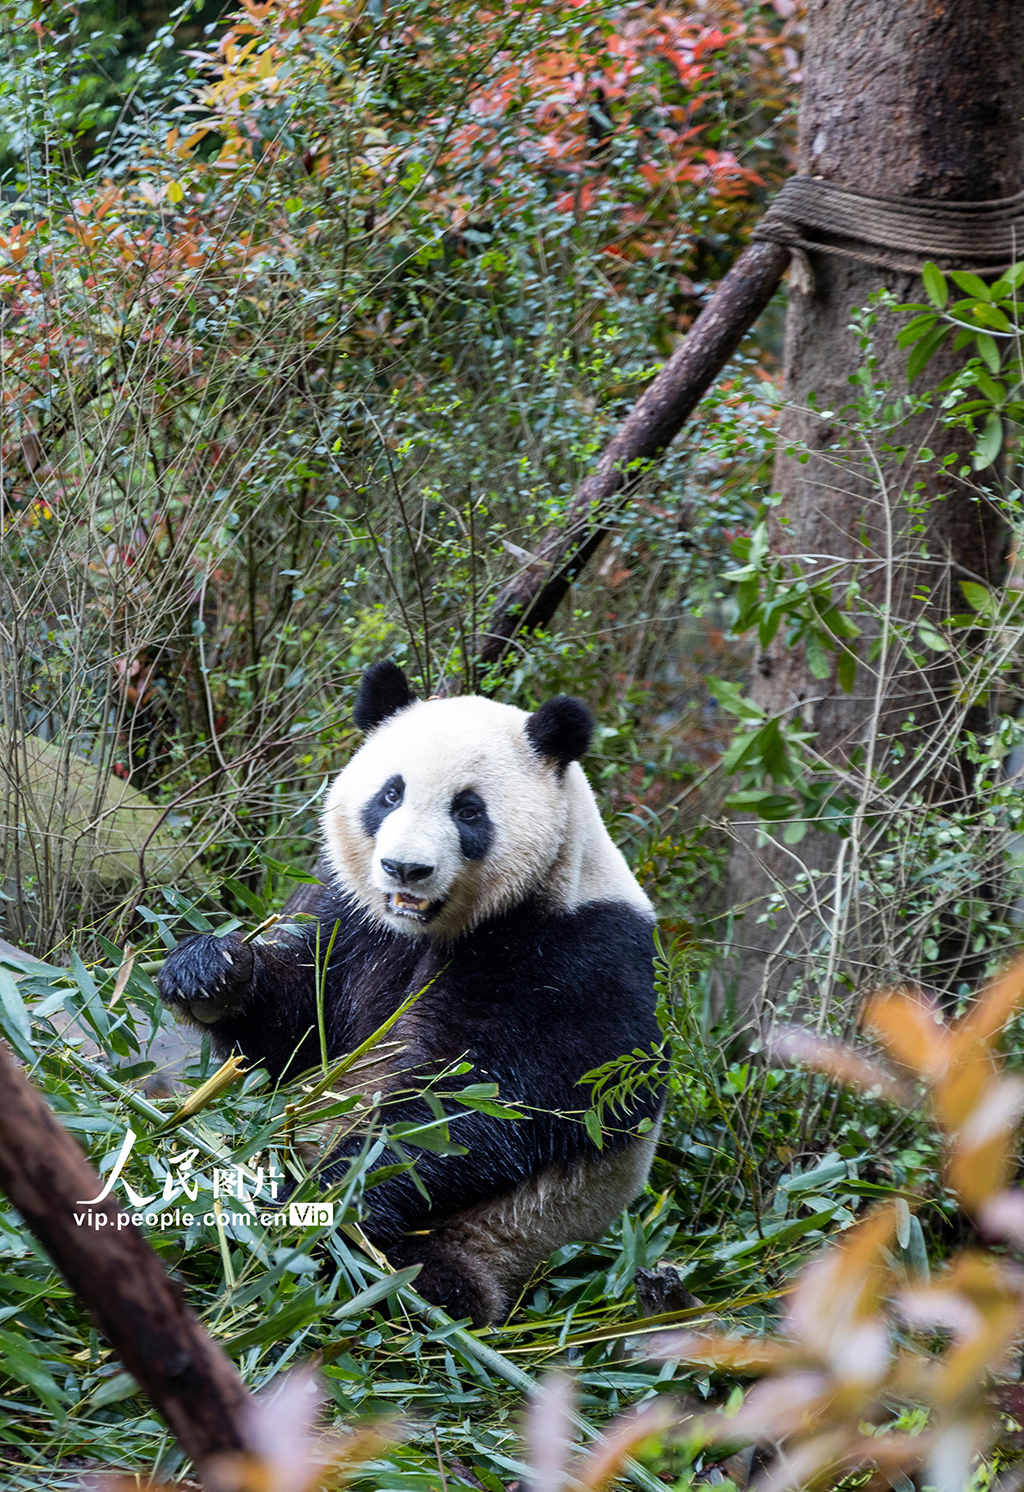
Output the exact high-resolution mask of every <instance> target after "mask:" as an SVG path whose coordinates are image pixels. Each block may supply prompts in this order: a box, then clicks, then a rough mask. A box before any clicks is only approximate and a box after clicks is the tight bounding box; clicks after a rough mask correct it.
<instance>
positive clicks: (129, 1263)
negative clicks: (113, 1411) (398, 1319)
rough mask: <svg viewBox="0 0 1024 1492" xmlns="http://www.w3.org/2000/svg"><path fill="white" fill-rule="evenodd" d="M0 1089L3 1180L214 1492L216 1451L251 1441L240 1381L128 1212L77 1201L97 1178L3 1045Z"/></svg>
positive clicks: (94, 1192)
mask: <svg viewBox="0 0 1024 1492" xmlns="http://www.w3.org/2000/svg"><path fill="white" fill-rule="evenodd" d="M0 1093H2V1095H3V1102H2V1103H0V1187H2V1188H3V1190H4V1191H5V1192H6V1193H7V1195H8V1196H9V1197H10V1199H11V1201H12V1202H13V1204H14V1206H15V1207H16V1208H17V1210H18V1212H19V1213H20V1214H21V1216H22V1218H23V1219H24V1221H25V1223H26V1225H27V1226H28V1227H29V1228H30V1229H31V1230H32V1232H33V1233H34V1234H35V1236H36V1237H37V1238H38V1239H39V1241H40V1243H41V1244H42V1245H43V1247H44V1248H45V1249H46V1251H47V1253H48V1254H49V1255H50V1257H51V1258H52V1259H53V1261H54V1263H55V1264H56V1265H57V1267H58V1268H59V1269H60V1271H61V1273H62V1274H63V1275H64V1277H65V1279H66V1280H67V1282H68V1284H69V1285H70V1286H71V1288H72V1289H73V1290H74V1291H75V1293H76V1295H78V1296H79V1298H80V1299H81V1300H82V1301H83V1302H84V1303H85V1304H86V1306H88V1308H89V1310H90V1312H91V1313H92V1315H93V1318H94V1319H95V1321H96V1324H97V1326H98V1327H99V1329H100V1330H101V1331H102V1332H103V1334H104V1336H105V1337H106V1338H107V1340H108V1341H109V1342H110V1344H111V1346H112V1347H113V1348H114V1351H115V1352H116V1353H117V1355H118V1357H120V1359H121V1361H122V1362H123V1363H124V1365H125V1367H126V1368H127V1369H128V1370H129V1372H131V1373H132V1374H134V1376H135V1377H136V1378H137V1379H138V1381H139V1383H140V1384H141V1385H142V1387H143V1388H144V1389H145V1391H146V1393H147V1394H148V1395H149V1397H150V1398H151V1399H152V1400H153V1402H154V1404H156V1406H157V1408H158V1409H159V1410H160V1412H161V1414H162V1415H163V1417H164V1419H165V1420H166V1421H167V1423H168V1424H169V1425H170V1427H171V1429H172V1430H173V1431H174V1433H175V1435H176V1436H177V1437H178V1440H179V1441H180V1442H181V1445H182V1447H183V1449H184V1450H185V1452H186V1454H187V1455H188V1456H189V1457H190V1458H191V1460H192V1461H193V1462H194V1464H195V1466H196V1468H197V1470H198V1472H199V1474H200V1476H201V1477H202V1478H203V1483H204V1485H205V1486H206V1487H208V1488H209V1489H210V1492H218V1489H219V1488H220V1487H222V1486H225V1485H226V1484H225V1482H224V1481H223V1479H222V1476H221V1474H220V1469H219V1467H218V1459H219V1458H221V1457H225V1456H227V1457H230V1456H231V1455H232V1454H237V1453H238V1452H245V1451H248V1450H249V1449H250V1446H249V1444H248V1430H247V1424H248V1408H249V1405H250V1404H251V1400H250V1398H249V1395H248V1393H247V1391H246V1389H245V1387H244V1385H243V1383H242V1380H241V1379H240V1378H239V1376H238V1374H237V1373H236V1372H235V1369H234V1368H233V1367H232V1365H231V1363H230V1362H229V1361H228V1359H227V1358H226V1357H225V1355H224V1353H223V1352H222V1351H221V1350H220V1348H219V1347H218V1346H217V1345H216V1343H215V1342H214V1341H212V1340H211V1338H210V1337H209V1336H207V1334H206V1332H205V1331H204V1330H203V1328H202V1326H201V1325H200V1324H199V1322H198V1321H197V1319H196V1318H195V1316H194V1315H193V1314H192V1312H191V1311H190V1310H189V1308H188V1307H187V1306H186V1305H185V1304H184V1302H183V1300H182V1299H181V1294H180V1291H179V1290H178V1288H177V1286H176V1285H174V1284H173V1283H172V1281H171V1280H169V1279H168V1277H167V1275H166V1273H165V1272H164V1268H163V1265H162V1264H161V1263H160V1260H159V1259H158V1258H157V1256H156V1254H155V1253H154V1252H153V1250H152V1249H151V1248H150V1247H149V1244H148V1243H147V1242H146V1241H145V1239H144V1238H143V1236H142V1234H141V1233H140V1232H139V1231H138V1229H137V1228H136V1227H135V1226H134V1225H133V1224H132V1222H131V1221H130V1218H129V1216H128V1214H127V1213H125V1212H123V1211H122V1210H121V1209H120V1208H119V1207H118V1206H117V1204H116V1202H115V1201H114V1200H113V1198H112V1197H110V1198H108V1199H107V1200H106V1201H104V1202H97V1203H95V1204H94V1205H92V1206H89V1205H88V1203H87V1202H83V1201H82V1198H86V1199H88V1198H92V1197H98V1196H99V1195H100V1192H101V1191H102V1190H103V1183H102V1181H101V1180H100V1178H99V1177H98V1176H97V1174H96V1172H95V1171H94V1170H93V1169H92V1167H91V1166H90V1165H89V1163H88V1161H87V1160H86V1159H85V1157H84V1156H83V1154H82V1152H81V1150H80V1149H79V1148H78V1145H77V1144H76V1143H75V1141H74V1140H73V1139H72V1137H71V1135H70V1134H69V1133H68V1132H67V1130H66V1129H64V1128H63V1126H62V1125H61V1124H59V1123H58V1121H57V1120H56V1119H55V1118H54V1116H53V1114H52V1113H51V1112H50V1109H49V1108H48V1107H47V1105H46V1103H45V1101H44V1100H43V1098H42V1097H41V1096H40V1094H39V1093H38V1092H37V1091H36V1090H35V1088H33V1086H32V1084H31V1083H30V1082H29V1081H28V1079H27V1078H26V1077H25V1076H24V1075H23V1074H22V1072H21V1071H20V1069H19V1068H18V1066H17V1064H16V1063H15V1062H14V1061H13V1059H12V1058H11V1055H10V1053H9V1052H8V1051H7V1049H6V1048H5V1047H4V1046H3V1044H2V1043H0ZM76 1216H77V1217H78V1218H79V1219H81V1222H80V1223H79V1222H76V1220H75V1219H76ZM226 1467H227V1463H226V1462H225V1466H224V1469H225V1470H226Z"/></svg>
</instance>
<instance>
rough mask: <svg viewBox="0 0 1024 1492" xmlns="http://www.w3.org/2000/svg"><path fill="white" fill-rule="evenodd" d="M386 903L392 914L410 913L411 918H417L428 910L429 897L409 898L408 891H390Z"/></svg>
mask: <svg viewBox="0 0 1024 1492" xmlns="http://www.w3.org/2000/svg"><path fill="white" fill-rule="evenodd" d="M388 901H389V902H390V905H391V910H392V911H393V912H405V913H411V914H412V915H413V916H419V915H420V914H421V913H423V912H426V911H429V909H430V898H429V897H421V896H410V895H409V893H408V891H392V893H391V895H390V896H389V897H388Z"/></svg>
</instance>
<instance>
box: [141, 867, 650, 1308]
mask: <svg viewBox="0 0 1024 1492" xmlns="http://www.w3.org/2000/svg"><path fill="white" fill-rule="evenodd" d="M306 910H308V911H312V910H315V911H316V914H317V916H318V919H319V922H320V926H321V929H322V932H321V944H322V946H323V947H326V946H327V942H328V940H329V938H330V936H331V932H332V929H333V927H334V924H335V922H337V923H338V924H339V929H338V934H337V937H336V939H335V944H334V950H333V953H332V957H331V964H330V968H329V970H328V973H327V982H326V1000H325V1020H326V1029H327V1041H328V1047H329V1052H330V1055H331V1056H332V1057H338V1056H340V1055H342V1054H343V1053H344V1052H347V1051H351V1050H352V1048H353V1047H354V1046H356V1045H357V1044H358V1043H359V1042H361V1041H363V1040H365V1038H366V1037H367V1036H369V1035H370V1034H371V1033H372V1032H373V1031H374V1030H376V1029H377V1027H378V1026H380V1025H381V1023H382V1022H383V1021H384V1020H385V1019H386V1018H387V1016H388V1015H390V1014H391V1013H392V1012H393V1011H394V1010H395V1009H396V1008H397V1006H398V1005H399V1004H400V1003H401V1001H402V1000H403V999H405V998H406V996H407V995H409V994H411V993H413V992H415V991H418V990H423V991H424V993H423V994H422V995H421V997H420V999H419V1000H418V1002H417V1003H416V1004H415V1005H414V1006H413V1007H412V1009H411V1010H410V1011H408V1012H407V1014H406V1015H404V1016H403V1017H402V1019H401V1021H400V1022H399V1023H398V1025H397V1027H396V1028H395V1029H394V1031H393V1032H392V1036H393V1037H396V1038H398V1039H400V1040H402V1041H404V1042H405V1043H406V1050H405V1052H404V1053H403V1056H402V1059H401V1063H402V1067H403V1069H405V1070H407V1071H408V1072H410V1074H416V1075H420V1076H422V1075H429V1074H430V1073H432V1072H436V1071H438V1070H439V1069H440V1068H442V1067H443V1066H444V1065H445V1064H447V1063H450V1062H452V1061H454V1060H456V1059H459V1058H462V1057H463V1056H465V1058H466V1060H468V1061H469V1062H470V1063H471V1071H470V1072H468V1073H466V1074H465V1076H464V1077H460V1078H458V1079H456V1080H455V1082H454V1083H453V1084H452V1086H453V1087H461V1086H462V1085H463V1084H469V1083H478V1082H483V1083H487V1082H496V1083H497V1084H498V1087H499V1092H500V1096H501V1098H502V1099H503V1100H504V1101H506V1102H509V1103H513V1104H515V1103H519V1104H523V1105H525V1106H527V1108H528V1109H529V1111H530V1114H529V1117H528V1118H526V1119H523V1120H520V1121H509V1120H502V1119H497V1118H494V1117H492V1116H490V1115H487V1114H482V1113H479V1112H477V1111H472V1110H471V1111H468V1112H466V1111H464V1110H460V1109H457V1108H453V1109H452V1110H451V1113H452V1121H451V1135H452V1138H453V1139H454V1140H455V1141H457V1142H458V1143H459V1144H460V1145H464V1146H465V1147H466V1150H467V1153H466V1154H465V1155H438V1154H436V1153H432V1152H429V1151H422V1150H418V1151H416V1153H415V1160H416V1171H417V1174H418V1176H419V1178H420V1180H421V1181H422V1182H423V1183H424V1184H425V1186H426V1188H427V1190H428V1192H429V1194H430V1205H429V1206H428V1205H427V1203H426V1202H425V1201H424V1199H423V1196H422V1194H421V1193H420V1192H419V1191H418V1190H417V1187H416V1185H415V1183H414V1181H413V1180H412V1179H411V1178H410V1176H409V1174H408V1172H405V1173H403V1174H401V1175H397V1176H393V1177H391V1178H389V1179H388V1180H387V1181H385V1182H383V1183H382V1184H381V1185H380V1186H378V1187H376V1188H374V1189H373V1190H372V1191H371V1192H370V1193H369V1194H368V1198H367V1200H368V1204H369V1207H370V1216H369V1220H368V1222H367V1224H366V1231H367V1233H368V1235H369V1236H370V1238H371V1239H372V1240H373V1241H374V1242H375V1243H377V1244H378V1245H380V1246H381V1247H383V1248H384V1249H386V1250H387V1251H388V1253H389V1255H390V1256H391V1257H392V1258H393V1259H394V1260H395V1262H399V1261H401V1262H412V1261H418V1262H422V1263H423V1264H424V1270H423V1273H422V1275H421V1277H420V1284H419V1288H420V1289H421V1290H423V1291H424V1293H426V1294H427V1296H428V1298H431V1299H434V1300H435V1301H437V1302H438V1303H439V1304H442V1305H445V1306H448V1307H450V1308H451V1309H452V1310H454V1311H455V1312H456V1314H462V1315H465V1314H469V1315H472V1316H474V1318H476V1319H483V1317H482V1316H481V1310H482V1308H481V1307H480V1305H479V1302H478V1301H477V1302H476V1303H474V1296H473V1285H472V1282H471V1281H469V1280H467V1279H464V1278H462V1277H461V1276H459V1275H458V1273H457V1271H455V1272H454V1273H453V1269H452V1266H451V1264H450V1262H446V1260H445V1259H444V1257H443V1256H442V1255H441V1253H440V1251H439V1250H436V1249H435V1248H434V1245H433V1244H432V1242H431V1235H430V1234H429V1233H428V1234H426V1235H425V1236H420V1237H415V1236H414V1237H409V1236H408V1235H409V1234H410V1233H411V1232H414V1230H419V1229H423V1228H429V1227H430V1226H431V1225H432V1224H434V1223H437V1222H438V1221H440V1220H443V1219H444V1218H446V1217H450V1216H451V1215H452V1214H454V1213H456V1212H458V1211H459V1210H461V1209H462V1208H465V1207H468V1206H471V1205H473V1204H475V1203H479V1202H485V1201H488V1200H490V1199H493V1198H497V1197H499V1196H502V1195H504V1194H506V1193H508V1192H511V1191H514V1190H515V1189H516V1188H517V1187H519V1186H520V1185H521V1184H522V1183H523V1182H525V1181H527V1180H529V1179H530V1178H531V1177H533V1176H536V1175H538V1174H539V1173H540V1172H541V1171H543V1170H545V1169H546V1168H547V1167H549V1166H551V1165H571V1164H572V1163H573V1161H575V1160H578V1159H579V1158H580V1157H582V1156H583V1155H585V1154H586V1153H588V1152H589V1153H593V1151H592V1144H591V1141H590V1140H589V1139H588V1137H587V1135H586V1131H585V1130H584V1128H583V1126H582V1124H581V1123H579V1122H578V1120H574V1119H572V1118H567V1117H560V1113H564V1112H565V1111H567V1110H568V1111H575V1112H576V1113H577V1115H578V1114H579V1111H580V1110H582V1109H585V1108H586V1107H587V1105H588V1094H587V1090H586V1089H584V1088H580V1087H578V1086H577V1080H578V1079H579V1078H580V1077H581V1076H582V1075H583V1074H584V1073H585V1072H588V1071H589V1070H590V1069H591V1068H594V1067H597V1066H599V1065H600V1064H602V1063H604V1062H608V1061H610V1060H611V1059H612V1058H615V1057H619V1056H621V1055H622V1054H623V1053H626V1052H630V1051H632V1050H634V1049H635V1048H637V1047H641V1048H643V1049H645V1050H646V1049H648V1048H649V1047H650V1045H651V1043H652V1042H653V1041H656V1040H657V1039H658V1034H659V1033H658V1026H657V1023H656V1021H655V1018H654V1004H655V998H654V986H653V936H652V928H651V924H650V923H649V922H648V921H647V919H646V918H644V917H643V916H642V915H641V914H639V913H638V912H636V911H634V910H633V909H632V908H630V907H627V906H626V905H624V904H622V903H617V902H606V903H591V904H589V905H587V906H584V907H581V908H580V909H578V910H577V911H575V912H569V913H553V912H549V911H547V910H546V909H545V908H544V907H542V906H541V905H539V904H537V903H528V904H526V905H523V906H520V907H517V908H515V909H514V910H513V911H511V912H509V913H507V914H506V915H505V916H502V917H499V918H496V919H494V920H492V921H491V922H488V923H485V924H483V925H482V926H480V927H478V928H476V929H475V930H474V931H473V932H472V933H470V934H468V935H467V936H466V937H464V938H461V939H460V940H459V941H458V942H456V943H455V944H454V945H451V946H447V947H439V946H438V945H437V944H435V943H433V942H428V941H426V940H424V939H418V938H412V937H409V936H406V935H403V934H401V933H397V932H392V931H390V930H389V929H386V928H381V927H380V926H378V925H375V924H372V923H371V922H370V921H369V920H368V919H367V918H366V916H365V915H364V913H363V912H362V911H360V910H359V908H358V907H356V906H355V905H354V904H353V903H352V902H351V901H350V900H349V899H348V898H347V897H346V896H344V895H341V894H339V893H338V892H337V891H336V890H332V889H331V888H330V887H328V886H324V887H322V888H320V890H319V892H318V894H317V897H316V904H315V905H313V906H309V905H307V907H306ZM269 936H270V937H271V938H273V937H274V936H276V935H275V934H271V935H269ZM239 941H240V940H237V936H236V937H235V938H233V939H232V940H231V942H230V943H228V942H227V940H224V939H218V938H215V937H212V936H209V935H202V936H200V937H198V938H194V939H192V940H191V941H190V942H187V943H184V944H182V945H181V946H180V947H179V948H177V949H176V950H175V951H174V952H173V953H172V954H171V955H170V956H169V957H168V959H167V961H166V963H165V964H164V967H163V970H162V971H161V974H160V979H159V984H160V993H161V994H162V996H163V997H164V999H165V1000H166V1001H168V1003H170V1004H172V1005H176V1006H178V1007H179V1009H180V1008H181V1006H182V1005H183V1004H185V1005H188V1006H190V1007H191V1012H192V1014H193V1015H194V1016H197V1017H198V1018H200V1019H203V1010H202V998H203V994H204V992H207V991H208V994H209V1006H210V1010H209V1012H208V1013H207V1014H212V1012H213V1011H214V1010H215V1009H216V1008H217V1006H218V1005H219V1004H220V1003H222V1002H223V996H224V994H225V992H228V991H229V992H230V994H231V1008H229V1009H227V1010H225V1012H224V1013H223V1014H222V1015H221V1016H220V1018H219V1019H216V1020H213V1021H210V1020H209V1019H208V1018H207V1019H205V1020H204V1024H206V1025H207V1027H208V1029H209V1030H210V1032H211V1035H212V1039H213V1043H214V1046H215V1048H216V1050H217V1051H218V1052H219V1053H227V1052H229V1051H231V1050H238V1051H240V1052H241V1053H242V1054H243V1055H244V1056H245V1057H246V1058H247V1059H248V1061H249V1062H262V1063H263V1064H264V1066H266V1067H267V1068H268V1070H269V1071H270V1073H271V1075H272V1076H273V1077H275V1078H279V1077H282V1076H284V1075H286V1074H288V1075H294V1074H295V1073H297V1072H299V1071H302V1070H304V1069H306V1068H309V1067H312V1066H314V1064H316V1063H318V1062H319V1060H320V1050H319V1042H318V1038H317V1034H316V1027H317V1022H316V1000H315V985H314V964H315V956H314V954H315V941H316V932H315V925H314V924H312V923H309V924H301V925H296V926H294V927H293V928H292V929H291V930H290V931H289V932H288V934H287V935H286V936H285V935H282V937H281V941H279V942H278V943H277V944H276V945H275V943H273V942H271V941H267V942H261V943H255V944H253V945H242V946H243V947H245V948H246V951H247V952H249V953H251V955H252V957H253V962H252V967H251V978H250V979H249V980H248V982H247V983H242V984H239V983H238V980H237V974H238V971H239V970H240V968H241V963H240V960H239V959H238V958H235V954H236V949H237V948H238V945H239ZM225 945H226V946H227V951H228V952H229V954H230V955H231V956H232V958H234V959H235V962H233V963H232V964H231V965H230V966H226V965H225V963H224V959H223V952H224V947H225ZM226 968H229V969H230V970H234V971H235V973H234V974H233V975H232V976H231V978H230V979H228V980H227V982H226V983H222V982H221V981H224V980H225V978H226V975H225V969H226ZM206 980H210V981H211V983H210V984H206V983H205V982H204V981H206ZM410 1086H411V1084H410ZM659 1103H660V1096H659V1095H658V1094H657V1093H655V1092H645V1093H643V1094H642V1095H641V1096H640V1097H639V1098H638V1100H637V1102H636V1106H635V1108H634V1110H633V1112H632V1113H631V1114H630V1116H629V1118H628V1120H623V1121H622V1132H620V1133H618V1134H612V1135H611V1136H610V1137H609V1139H608V1141H607V1143H608V1144H609V1145H611V1146H616V1145H619V1144H625V1143H628V1142H629V1141H630V1140H631V1139H632V1138H633V1135H634V1133H635V1126H636V1124H637V1122H638V1121H639V1120H640V1119H641V1118H642V1117H644V1116H651V1117H653V1115H654V1114H655V1113H656V1112H657V1109H658V1106H659ZM429 1117H430V1110H429V1108H428V1106H427V1105H426V1103H425V1102H424V1100H423V1099H419V1098H409V1099H407V1100H404V1101H401V1102H398V1103H395V1104H391V1105H389V1106H388V1109H387V1111H386V1118H387V1120H388V1122H389V1123H394V1122H397V1121H400V1120H405V1121H409V1120H412V1121H417V1122H423V1121H424V1120H426V1119H428V1118H429ZM358 1148H359V1144H358V1142H357V1141H355V1140H353V1141H352V1142H351V1143H350V1144H348V1145H343V1146H342V1147H341V1148H340V1150H339V1151H338V1152H337V1154H336V1156H335V1157H333V1158H332V1164H331V1165H329V1166H328V1168H327V1171H326V1174H327V1177H328V1178H330V1177H331V1176H332V1175H333V1176H335V1177H336V1176H340V1175H342V1174H344V1171H345V1169H346V1166H347V1162H346V1160H345V1157H346V1156H349V1155H351V1154H354V1153H355V1152H356V1151H357V1150H358ZM397 1159H398V1156H397V1154H391V1155H388V1156H386V1157H383V1158H382V1161H381V1163H382V1164H386V1163H389V1162H391V1163H393V1162H394V1161H396V1160H397Z"/></svg>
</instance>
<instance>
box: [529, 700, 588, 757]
mask: <svg viewBox="0 0 1024 1492" xmlns="http://www.w3.org/2000/svg"><path fill="white" fill-rule="evenodd" d="M593 734H594V717H593V715H592V714H591V713H590V711H589V709H588V708H587V706H586V705H585V704H584V703H583V701H582V700H581V699H575V698H574V697H573V695H571V694H556V695H555V697H554V698H553V699H548V700H545V701H544V703H543V704H542V705H541V707H540V709H539V710H535V711H534V713H533V714H532V715H531V716H530V718H529V720H527V722H526V738H527V740H528V741H529V743H530V745H531V746H532V747H533V749H534V751H536V752H537V753H538V754H539V755H540V756H546V757H549V758H550V759H551V760H552V761H554V762H557V763H558V769H559V771H560V772H564V771H565V769H566V767H567V766H568V765H569V763H570V762H578V761H579V760H580V758H581V757H583V756H586V754H587V750H588V749H589V746H590V738H591V736H592V735H593Z"/></svg>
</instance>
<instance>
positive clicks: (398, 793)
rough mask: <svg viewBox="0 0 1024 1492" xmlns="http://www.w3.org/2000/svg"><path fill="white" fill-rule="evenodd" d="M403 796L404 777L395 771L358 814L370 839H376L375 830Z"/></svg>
mask: <svg viewBox="0 0 1024 1492" xmlns="http://www.w3.org/2000/svg"><path fill="white" fill-rule="evenodd" d="M404 797H405V779H404V778H402V777H400V776H398V774H397V773H396V774H395V776H394V777H389V778H388V780H387V782H385V784H384V786H383V787H382V788H380V789H379V791H378V792H376V793H374V795H373V797H372V798H371V799H370V801H369V803H367V805H366V807H365V808H364V809H363V811H362V813H361V814H360V815H359V822H360V823H361V824H362V826H363V828H364V829H365V830H366V832H367V834H368V835H369V836H370V838H371V839H376V837H377V830H378V829H379V828H380V826H381V824H382V823H383V822H384V820H385V819H386V818H387V816H388V814H389V813H393V812H394V811H395V809H396V808H397V807H398V806H399V804H400V803H401V801H402V799H403V798H404Z"/></svg>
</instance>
